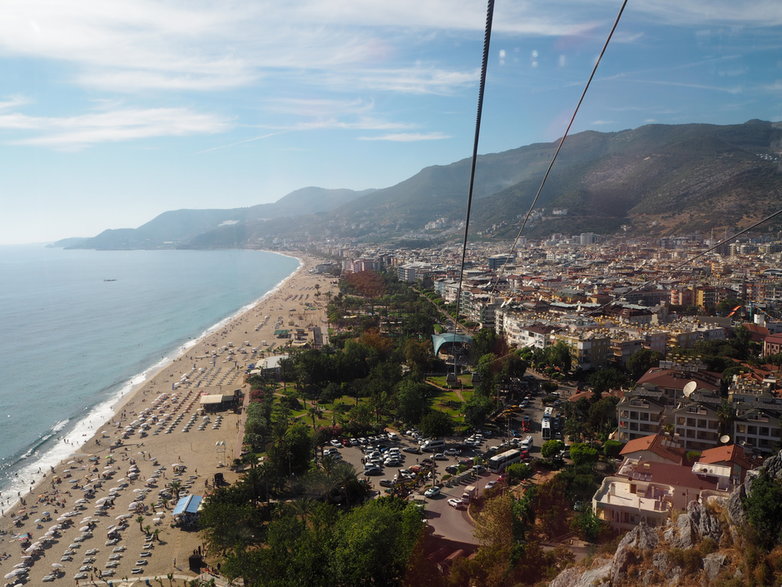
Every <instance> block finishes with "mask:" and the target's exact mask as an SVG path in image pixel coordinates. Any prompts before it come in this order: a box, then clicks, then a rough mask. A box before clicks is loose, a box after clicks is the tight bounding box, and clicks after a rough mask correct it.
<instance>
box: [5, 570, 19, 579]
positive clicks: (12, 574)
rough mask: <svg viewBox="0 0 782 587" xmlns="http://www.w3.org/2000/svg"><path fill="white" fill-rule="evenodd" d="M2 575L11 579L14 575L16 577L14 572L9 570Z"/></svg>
mask: <svg viewBox="0 0 782 587" xmlns="http://www.w3.org/2000/svg"><path fill="white" fill-rule="evenodd" d="M4 577H5V578H6V579H13V578H14V577H16V573H14V572H13V571H11V572H10V573H6V574H5V575H4Z"/></svg>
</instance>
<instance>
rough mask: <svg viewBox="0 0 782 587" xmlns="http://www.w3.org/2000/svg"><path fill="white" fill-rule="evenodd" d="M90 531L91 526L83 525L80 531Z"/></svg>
mask: <svg viewBox="0 0 782 587" xmlns="http://www.w3.org/2000/svg"><path fill="white" fill-rule="evenodd" d="M89 531H90V527H89V526H82V527H81V528H79V532H89Z"/></svg>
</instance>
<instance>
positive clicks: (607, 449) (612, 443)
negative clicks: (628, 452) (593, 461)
mask: <svg viewBox="0 0 782 587" xmlns="http://www.w3.org/2000/svg"><path fill="white" fill-rule="evenodd" d="M623 448H624V443H622V442H619V441H618V440H606V441H605V443H604V444H603V454H604V455H605V456H606V458H608V459H615V458H617V457H618V456H619V453H620V452H622V449H623Z"/></svg>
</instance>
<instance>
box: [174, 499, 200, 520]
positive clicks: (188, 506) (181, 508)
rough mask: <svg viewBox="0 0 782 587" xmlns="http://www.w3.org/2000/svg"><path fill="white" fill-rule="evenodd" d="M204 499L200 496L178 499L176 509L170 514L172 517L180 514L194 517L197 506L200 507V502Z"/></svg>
mask: <svg viewBox="0 0 782 587" xmlns="http://www.w3.org/2000/svg"><path fill="white" fill-rule="evenodd" d="M203 499H204V498H203V497H201V496H200V495H186V496H185V497H181V498H179V501H178V502H177V503H176V507H175V508H174V511H173V512H172V513H171V515H172V516H180V515H182V514H190V515H195V514H197V513H198V506H200V505H201V500H203Z"/></svg>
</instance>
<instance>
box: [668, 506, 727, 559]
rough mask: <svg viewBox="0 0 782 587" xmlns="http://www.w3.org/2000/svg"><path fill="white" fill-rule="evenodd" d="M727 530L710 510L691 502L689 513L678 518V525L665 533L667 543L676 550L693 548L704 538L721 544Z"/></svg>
mask: <svg viewBox="0 0 782 587" xmlns="http://www.w3.org/2000/svg"><path fill="white" fill-rule="evenodd" d="M725 530H726V528H725V526H724V524H723V523H722V521H721V520H720V518H719V517H718V516H717V515H716V514H715V513H714V512H713V511H712V510H711V509H709V508H707V507H705V506H704V505H702V504H701V503H699V502H697V501H691V502H690V504H689V505H688V506H687V513H685V514H681V515H680V516H679V517H678V518H676V523H675V524H674V525H672V526H671V527H669V528H668V529H667V530H665V532H664V533H663V537H664V538H665V541H666V542H667V543H668V544H670V545H671V546H673V547H674V548H692V547H693V546H695V545H696V544H697V543H698V542H700V541H701V540H703V539H704V538H711V539H712V540H714V541H715V542H716V543H717V544H719V542H720V539H721V538H722V535H723V532H724V531H725Z"/></svg>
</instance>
